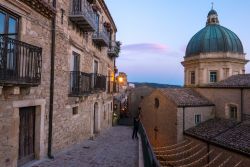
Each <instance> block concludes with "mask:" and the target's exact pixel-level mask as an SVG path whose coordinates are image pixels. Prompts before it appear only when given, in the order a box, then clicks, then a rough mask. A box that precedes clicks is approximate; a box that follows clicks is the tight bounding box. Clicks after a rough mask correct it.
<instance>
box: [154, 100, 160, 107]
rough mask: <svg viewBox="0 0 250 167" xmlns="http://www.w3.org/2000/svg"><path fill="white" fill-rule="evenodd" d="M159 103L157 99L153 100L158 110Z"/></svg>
mask: <svg viewBox="0 0 250 167" xmlns="http://www.w3.org/2000/svg"><path fill="white" fill-rule="evenodd" d="M159 106H160V102H159V99H158V98H155V108H159Z"/></svg>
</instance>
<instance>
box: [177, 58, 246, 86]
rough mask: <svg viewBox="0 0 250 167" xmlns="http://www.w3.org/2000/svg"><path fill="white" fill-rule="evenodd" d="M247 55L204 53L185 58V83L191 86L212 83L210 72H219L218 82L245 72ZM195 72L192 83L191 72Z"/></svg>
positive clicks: (183, 63)
mask: <svg viewBox="0 0 250 167" xmlns="http://www.w3.org/2000/svg"><path fill="white" fill-rule="evenodd" d="M246 63H247V60H245V55H241V54H233V53H202V54H200V55H197V56H192V57H187V58H184V61H183V62H182V65H183V66H184V74H185V75H184V76H185V78H184V81H185V83H184V85H185V86H189V87H194V86H202V85H206V84H209V83H211V82H210V72H216V73H217V82H218V81H221V80H223V79H226V78H228V77H230V76H232V75H236V74H244V73H245V64H246ZM192 72H194V78H195V79H194V82H193V83H191V73H192Z"/></svg>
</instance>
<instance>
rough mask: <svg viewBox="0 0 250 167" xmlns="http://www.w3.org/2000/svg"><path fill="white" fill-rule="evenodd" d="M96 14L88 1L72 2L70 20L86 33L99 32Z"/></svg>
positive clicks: (78, 0)
mask: <svg viewBox="0 0 250 167" xmlns="http://www.w3.org/2000/svg"><path fill="white" fill-rule="evenodd" d="M95 16H96V14H95V12H94V11H93V9H92V7H91V4H90V3H89V1H87V0H72V3H71V11H70V15H69V19H70V20H71V21H72V22H74V23H75V24H76V25H78V26H79V27H80V29H82V30H83V31H85V32H93V31H97V27H98V23H97V21H96V19H95V18H96V17H95Z"/></svg>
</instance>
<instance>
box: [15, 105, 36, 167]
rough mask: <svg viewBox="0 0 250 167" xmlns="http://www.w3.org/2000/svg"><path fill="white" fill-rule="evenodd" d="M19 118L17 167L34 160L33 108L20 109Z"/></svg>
mask: <svg viewBox="0 0 250 167" xmlns="http://www.w3.org/2000/svg"><path fill="white" fill-rule="evenodd" d="M19 116H20V124H19V155H18V165H23V164H25V163H27V162H29V161H31V160H33V159H34V158H35V107H25V108H20V111H19Z"/></svg>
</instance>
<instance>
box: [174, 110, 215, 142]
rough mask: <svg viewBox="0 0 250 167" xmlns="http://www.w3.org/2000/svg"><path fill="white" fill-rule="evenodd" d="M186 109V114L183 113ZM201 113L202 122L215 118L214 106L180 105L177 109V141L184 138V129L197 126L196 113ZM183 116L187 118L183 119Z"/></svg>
mask: <svg viewBox="0 0 250 167" xmlns="http://www.w3.org/2000/svg"><path fill="white" fill-rule="evenodd" d="M183 111H184V114H183ZM197 114H199V115H201V122H204V121H207V120H209V119H212V118H214V114H215V111H214V106H203V107H202V106H201V107H185V108H182V107H179V108H178V109H177V124H176V125H177V142H180V141H182V140H183V129H184V130H187V129H189V128H191V127H194V126H196V124H195V115H197ZM183 116H184V118H185V119H183ZM183 121H184V125H183Z"/></svg>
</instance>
